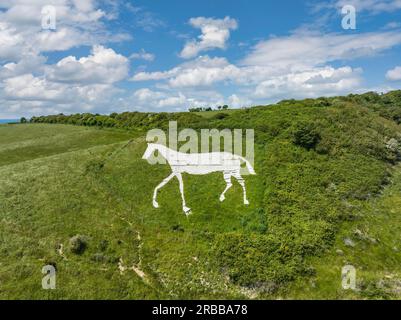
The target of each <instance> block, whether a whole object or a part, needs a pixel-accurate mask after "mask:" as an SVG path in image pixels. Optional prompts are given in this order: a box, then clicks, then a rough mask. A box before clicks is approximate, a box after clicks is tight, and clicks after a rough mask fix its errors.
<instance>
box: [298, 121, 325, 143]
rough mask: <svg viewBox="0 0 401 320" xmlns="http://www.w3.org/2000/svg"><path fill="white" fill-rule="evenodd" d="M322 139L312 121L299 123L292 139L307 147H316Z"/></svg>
mask: <svg viewBox="0 0 401 320" xmlns="http://www.w3.org/2000/svg"><path fill="white" fill-rule="evenodd" d="M320 140H321V136H320V134H319V132H318V130H317V128H316V125H315V124H314V123H312V122H301V123H298V124H297V125H296V126H295V128H294V129H293V132H292V141H293V143H294V144H296V145H298V146H300V147H303V148H305V149H308V150H310V149H314V148H315V147H316V145H317V144H318V143H319V141H320Z"/></svg>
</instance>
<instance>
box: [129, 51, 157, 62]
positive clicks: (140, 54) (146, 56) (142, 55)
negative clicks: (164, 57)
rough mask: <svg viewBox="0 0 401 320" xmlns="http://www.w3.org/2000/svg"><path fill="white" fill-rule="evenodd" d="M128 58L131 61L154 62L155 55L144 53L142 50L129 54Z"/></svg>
mask: <svg viewBox="0 0 401 320" xmlns="http://www.w3.org/2000/svg"><path fill="white" fill-rule="evenodd" d="M129 58H130V59H133V60H145V61H153V60H155V55H154V54H153V53H149V52H146V51H145V50H144V49H141V50H140V51H139V52H134V53H133V54H131V55H130V56H129Z"/></svg>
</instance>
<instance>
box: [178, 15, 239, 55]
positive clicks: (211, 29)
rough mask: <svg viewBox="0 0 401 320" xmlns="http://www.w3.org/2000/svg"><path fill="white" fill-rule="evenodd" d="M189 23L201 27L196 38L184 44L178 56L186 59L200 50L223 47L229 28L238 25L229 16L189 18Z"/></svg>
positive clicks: (224, 46)
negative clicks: (222, 17)
mask: <svg viewBox="0 0 401 320" xmlns="http://www.w3.org/2000/svg"><path fill="white" fill-rule="evenodd" d="M189 23H190V24H191V25H192V26H193V27H194V28H198V29H201V32H202V34H201V35H200V36H199V37H198V40H191V41H189V42H187V43H186V44H185V47H184V49H183V50H182V51H181V53H180V56H181V57H182V58H185V59H188V58H193V57H195V56H196V55H198V54H199V53H200V52H202V51H206V50H211V49H215V48H218V49H225V48H226V43H227V40H228V39H229V38H230V30H235V29H237V27H238V24H237V21H236V20H235V19H232V18H230V17H225V18H224V19H213V18H205V17H198V18H191V19H190V20H189Z"/></svg>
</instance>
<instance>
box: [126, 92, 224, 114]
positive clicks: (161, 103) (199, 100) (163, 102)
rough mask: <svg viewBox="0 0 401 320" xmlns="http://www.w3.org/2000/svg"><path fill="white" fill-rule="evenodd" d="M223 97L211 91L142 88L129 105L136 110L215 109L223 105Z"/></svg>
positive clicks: (131, 98) (133, 95) (135, 93)
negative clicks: (199, 107)
mask: <svg viewBox="0 0 401 320" xmlns="http://www.w3.org/2000/svg"><path fill="white" fill-rule="evenodd" d="M224 102H225V99H224V97H223V96H222V95H221V94H220V93H218V92H216V91H213V90H195V91H193V90H182V91H181V90H179V91H175V90H170V89H167V90H162V89H157V90H152V89H149V88H142V89H139V90H136V91H135V92H134V93H133V94H132V96H131V97H130V104H131V106H134V107H135V108H136V109H143V110H149V109H156V110H163V111H164V110H173V111H182V110H187V109H188V108H189V107H191V106H204V107H208V106H210V107H215V106H216V105H219V104H224Z"/></svg>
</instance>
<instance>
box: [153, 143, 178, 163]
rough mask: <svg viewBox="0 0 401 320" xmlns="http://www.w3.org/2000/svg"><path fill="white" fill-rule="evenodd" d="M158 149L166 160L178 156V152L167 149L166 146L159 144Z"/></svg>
mask: <svg viewBox="0 0 401 320" xmlns="http://www.w3.org/2000/svg"><path fill="white" fill-rule="evenodd" d="M156 148H157V150H158V151H159V152H160V154H161V155H162V156H163V157H164V158H165V159H166V160H168V159H169V158H172V157H174V156H176V155H177V151H174V150H172V149H170V148H167V147H166V146H163V145H160V144H159V145H157V147H156Z"/></svg>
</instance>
